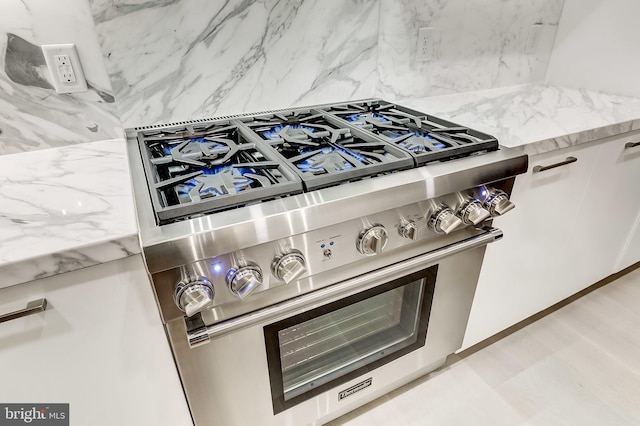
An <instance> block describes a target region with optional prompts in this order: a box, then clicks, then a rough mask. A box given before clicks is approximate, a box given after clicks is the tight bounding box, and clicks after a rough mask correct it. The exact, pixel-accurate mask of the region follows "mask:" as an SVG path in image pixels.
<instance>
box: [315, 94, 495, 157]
mask: <svg viewBox="0 0 640 426" xmlns="http://www.w3.org/2000/svg"><path fill="white" fill-rule="evenodd" d="M325 111H327V112H328V113H330V114H333V115H335V116H337V117H339V118H340V119H341V120H344V122H346V123H348V124H349V125H351V126H354V127H357V128H359V129H361V130H362V131H364V132H367V133H371V134H373V135H375V136H376V137H379V138H381V139H382V140H384V141H385V142H388V143H391V144H394V145H396V146H399V147H401V148H402V149H405V150H407V151H408V152H410V153H411V155H413V156H414V157H415V159H416V163H417V164H418V165H423V164H426V163H429V162H433V161H445V160H451V159H455V158H460V157H464V156H467V155H473V154H477V153H482V152H487V151H495V150H497V149H498V147H499V146H498V141H497V140H496V139H495V138H493V137H492V136H489V135H486V134H484V133H481V132H478V131H475V130H473V129H469V128H466V127H462V126H459V125H456V124H453V123H450V122H447V121H445V120H441V119H438V118H436V117H432V116H429V115H426V114H423V113H420V112H417V111H413V110H410V109H408V108H404V107H401V106H398V105H395V104H392V103H388V102H385V101H380V100H372V101H363V102H354V103H348V104H345V105H335V106H330V107H327V108H326V109H325Z"/></svg>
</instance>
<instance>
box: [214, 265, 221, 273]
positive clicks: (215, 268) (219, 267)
mask: <svg viewBox="0 0 640 426" xmlns="http://www.w3.org/2000/svg"><path fill="white" fill-rule="evenodd" d="M212 269H213V272H220V271H222V265H221V264H219V263H216V264H215V265H213V268H212Z"/></svg>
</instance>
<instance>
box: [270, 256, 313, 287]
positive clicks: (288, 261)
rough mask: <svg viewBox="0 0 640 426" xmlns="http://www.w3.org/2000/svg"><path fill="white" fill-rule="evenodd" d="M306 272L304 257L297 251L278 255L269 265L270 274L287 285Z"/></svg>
mask: <svg viewBox="0 0 640 426" xmlns="http://www.w3.org/2000/svg"><path fill="white" fill-rule="evenodd" d="M306 270H307V268H306V265H305V260H304V255H303V254H302V253H301V252H300V251H298V250H291V251H290V252H289V253H286V254H283V255H278V256H276V257H275V258H274V259H273V262H272V263H271V272H272V273H273V275H275V276H276V277H277V278H278V279H279V280H282V281H284V282H285V283H287V284H289V283H290V282H291V281H293V280H295V279H296V278H298V277H299V276H300V275H302V274H304V272H305V271H306Z"/></svg>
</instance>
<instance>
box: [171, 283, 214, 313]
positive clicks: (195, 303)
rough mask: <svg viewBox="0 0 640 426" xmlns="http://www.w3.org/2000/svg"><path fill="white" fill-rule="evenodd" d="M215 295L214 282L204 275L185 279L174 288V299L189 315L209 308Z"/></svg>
mask: <svg viewBox="0 0 640 426" xmlns="http://www.w3.org/2000/svg"><path fill="white" fill-rule="evenodd" d="M214 295H215V291H214V290H213V284H211V281H209V280H208V279H206V278H204V277H196V278H191V279H184V280H182V281H180V282H178V283H177V284H176V286H175V288H174V289H173V301H174V302H175V304H176V305H177V306H178V308H180V310H182V311H184V313H185V314H187V316H188V317H190V316H192V315H195V314H197V313H198V312H201V311H203V310H205V309H206V308H209V307H210V306H211V305H212V303H213V297H214Z"/></svg>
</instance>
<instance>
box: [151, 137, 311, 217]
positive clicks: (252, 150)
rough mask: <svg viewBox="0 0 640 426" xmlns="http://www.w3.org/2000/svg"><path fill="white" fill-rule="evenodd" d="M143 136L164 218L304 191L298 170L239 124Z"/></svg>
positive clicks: (152, 185)
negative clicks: (241, 128) (283, 162)
mask: <svg viewBox="0 0 640 426" xmlns="http://www.w3.org/2000/svg"><path fill="white" fill-rule="evenodd" d="M139 140H140V142H141V146H142V148H143V149H146V151H147V153H148V154H147V161H146V162H145V165H146V166H147V168H148V173H147V176H148V179H150V180H152V182H150V187H152V188H154V189H155V190H156V193H155V194H156V196H155V197H154V202H155V204H156V211H157V214H158V219H159V221H160V222H163V221H165V220H170V219H175V218H176V217H177V216H185V215H189V214H193V213H198V214H199V213H202V212H212V211H219V210H225V209H228V208H231V207H237V206H242V205H245V204H247V203H249V202H252V201H260V200H264V199H270V198H275V197H278V196H284V195H288V194H295V193H299V192H301V191H302V185H301V183H300V181H299V179H298V178H297V177H296V176H295V174H294V173H292V172H291V171H290V170H289V169H288V168H287V167H286V166H284V165H282V164H280V163H279V162H278V161H277V159H276V157H275V156H273V155H271V154H270V153H268V152H264V151H265V149H262V148H261V147H260V146H258V145H257V144H256V143H254V142H251V141H250V140H249V139H248V138H247V137H246V136H245V135H243V133H242V131H241V130H240V129H239V128H238V126H237V125H220V126H217V127H216V126H211V125H204V126H202V127H200V128H194V127H193V126H192V127H191V128H189V129H187V128H182V129H178V130H171V131H166V132H161V133H158V132H155V133H149V134H146V133H144V132H143V133H141V134H140V135H139ZM266 151H268V150H266Z"/></svg>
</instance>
